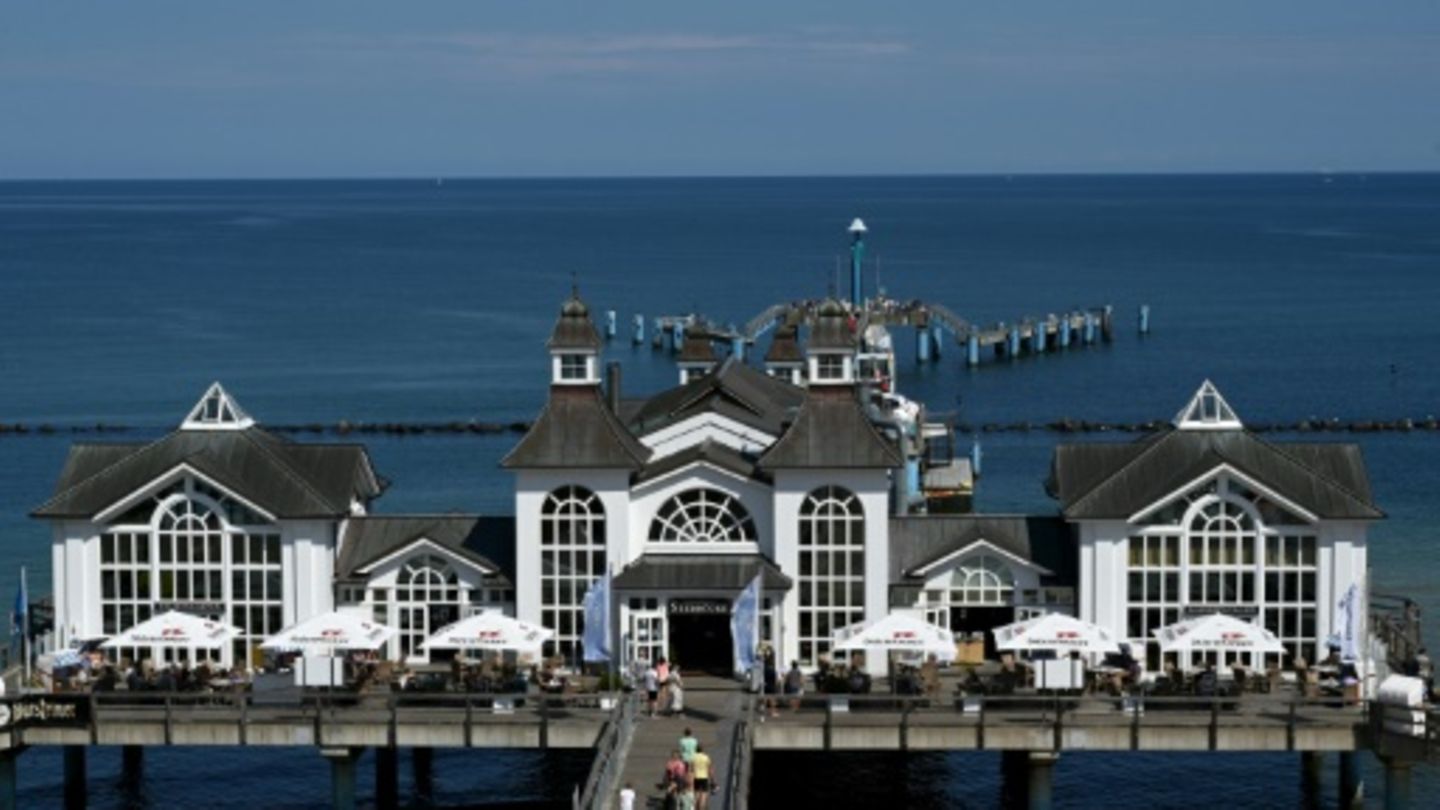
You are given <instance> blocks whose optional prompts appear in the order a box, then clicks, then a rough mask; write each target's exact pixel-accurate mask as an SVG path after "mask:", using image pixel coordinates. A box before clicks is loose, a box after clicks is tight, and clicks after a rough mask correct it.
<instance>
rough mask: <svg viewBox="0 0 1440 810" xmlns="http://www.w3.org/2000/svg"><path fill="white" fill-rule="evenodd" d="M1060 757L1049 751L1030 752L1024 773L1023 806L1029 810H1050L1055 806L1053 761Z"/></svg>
mask: <svg viewBox="0 0 1440 810" xmlns="http://www.w3.org/2000/svg"><path fill="white" fill-rule="evenodd" d="M1058 759H1060V755H1059V754H1056V753H1052V752H1050V751H1031V752H1030V758H1029V762H1027V763H1026V773H1025V806H1026V807H1028V808H1030V810H1050V808H1051V807H1053V806H1054V804H1055V761H1056V760H1058Z"/></svg>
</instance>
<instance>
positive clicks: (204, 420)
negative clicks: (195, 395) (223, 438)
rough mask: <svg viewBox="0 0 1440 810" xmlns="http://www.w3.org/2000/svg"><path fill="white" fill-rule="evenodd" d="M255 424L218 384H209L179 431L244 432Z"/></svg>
mask: <svg viewBox="0 0 1440 810" xmlns="http://www.w3.org/2000/svg"><path fill="white" fill-rule="evenodd" d="M254 424H255V420H254V419H251V418H250V415H249V414H247V413H245V411H244V409H242V408H241V407H240V405H239V403H237V402H236V401H235V400H234V399H233V398H231V396H230V394H229V393H227V392H226V391H225V388H224V386H222V385H220V383H218V382H215V383H211V384H210V387H209V388H207V389H205V395H204V396H202V397H200V401H199V402H196V403H195V407H193V408H191V409H190V415H189V416H186V417H185V421H183V422H181V423H180V429H181V430H244V429H245V428H248V427H251V426H253V425H254Z"/></svg>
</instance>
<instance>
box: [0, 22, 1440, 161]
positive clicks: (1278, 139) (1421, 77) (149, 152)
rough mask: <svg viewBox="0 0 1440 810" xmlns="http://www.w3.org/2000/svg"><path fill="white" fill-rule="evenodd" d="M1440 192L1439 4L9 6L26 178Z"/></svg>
mask: <svg viewBox="0 0 1440 810" xmlns="http://www.w3.org/2000/svg"><path fill="white" fill-rule="evenodd" d="M1316 169H1334V170H1414V169H1419V170H1435V169H1440V3H1437V2H1435V0H1425V1H1424V2H1412V1H1411V0H1386V1H1385V2H1383V3H1378V4H1371V3H1358V2H1331V1H1330V0H1310V2H1288V0H1287V1H1285V2H1256V1H1255V0H1247V1H1246V2H1230V0H1206V2H1165V1H1164V0H1148V1H1147V2H1079V1H1078V0H1071V1H1070V2H1023V1H1017V2H1009V3H998V2H995V3H972V2H959V0H951V2H902V3H880V2H874V1H873V0H871V1H870V2H863V3H859V2H848V0H830V2H811V1H810V0H792V1H791V2H783V3H781V2H774V0H772V1H771V2H747V1H746V0H730V1H729V2H724V3H710V4H698V3H686V2H674V0H671V2H612V3H599V2H589V3H568V2H567V3H562V2H543V1H542V0H532V1H531V2H501V1H500V0H467V1H466V2H423V3H420V2H416V3H399V2H391V3H370V2H270V1H269V0H248V2H244V3H227V4H224V5H223V6H222V5H221V4H219V3H209V2H205V3H197V2H180V1H176V2H148V1H145V0H140V1H137V2H125V3H110V2H105V3H101V2H93V3H58V2H18V1H12V0H0V179H5V178H30V177H60V178H87V177H331V176H380V177H383V176H431V175H445V176H462V175H475V176H497V175H507V176H508V175H633V174H642V175H696V174H721V175H728V174H840V173H889V172H895V173H916V172H918V173H949V172H962V173H963V172H1052V171H1096V172H1154V171H1160V172H1164V171H1244V170H1281V171H1310V170H1316Z"/></svg>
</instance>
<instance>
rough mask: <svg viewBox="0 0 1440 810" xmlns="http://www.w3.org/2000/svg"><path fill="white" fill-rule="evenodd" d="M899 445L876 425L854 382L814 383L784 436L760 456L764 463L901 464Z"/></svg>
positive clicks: (827, 465) (778, 466) (767, 467)
mask: <svg viewBox="0 0 1440 810" xmlns="http://www.w3.org/2000/svg"><path fill="white" fill-rule="evenodd" d="M902 463H904V462H903V460H902V459H901V457H900V453H899V452H898V451H897V450H896V449H895V445H894V443H893V442H891V441H890V440H888V439H886V438H885V437H884V436H881V435H880V432H879V431H878V430H876V429H875V425H874V424H872V423H871V422H870V419H869V418H868V417H866V416H865V414H864V412H862V411H861V409H860V402H859V401H858V400H857V399H856V398H855V389H854V388H853V387H850V386H812V387H811V388H809V389H808V391H807V392H806V395H805V403H804V404H803V405H801V406H800V412H799V413H798V414H797V415H796V416H795V422H794V424H792V425H790V427H789V429H788V430H786V431H785V433H784V435H782V436H781V437H780V439H779V440H778V441H776V442H775V443H774V444H772V445H770V448H769V449H768V450H766V451H765V454H764V455H762V456H761V457H760V469H762V470H776V469H785V468H819V467H824V468H832V469H851V468H873V467H885V468H891V467H898V466H900V465H901V464H902Z"/></svg>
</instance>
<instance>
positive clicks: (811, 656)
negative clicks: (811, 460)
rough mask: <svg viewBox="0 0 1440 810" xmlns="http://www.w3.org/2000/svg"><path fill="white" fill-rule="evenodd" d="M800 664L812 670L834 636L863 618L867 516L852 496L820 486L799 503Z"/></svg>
mask: <svg viewBox="0 0 1440 810" xmlns="http://www.w3.org/2000/svg"><path fill="white" fill-rule="evenodd" d="M799 546H800V548H799V557H800V559H799V563H800V570H799V577H798V580H799V584H800V605H799V611H800V628H799V633H798V634H797V635H798V638H799V641H800V662H801V663H802V664H805V665H807V666H814V665H815V664H816V663H817V662H818V661H819V659H820V657H821V656H823V655H827V654H829V652H830V646H831V642H832V639H833V638H834V635H835V632H836V631H837V630H839V629H840V628H842V627H847V626H849V625H852V624H855V623H856V622H860V621H863V620H864V618H865V512H864V509H863V507H862V506H861V504H860V499H859V498H857V497H855V494H854V493H852V492H850V491H848V490H845V489H841V488H840V487H833V486H827V487H821V488H820V489H817V490H815V491H814V492H811V493H810V494H809V495H808V496H806V498H805V501H804V502H803V503H802V504H801V505H800V542H799Z"/></svg>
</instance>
